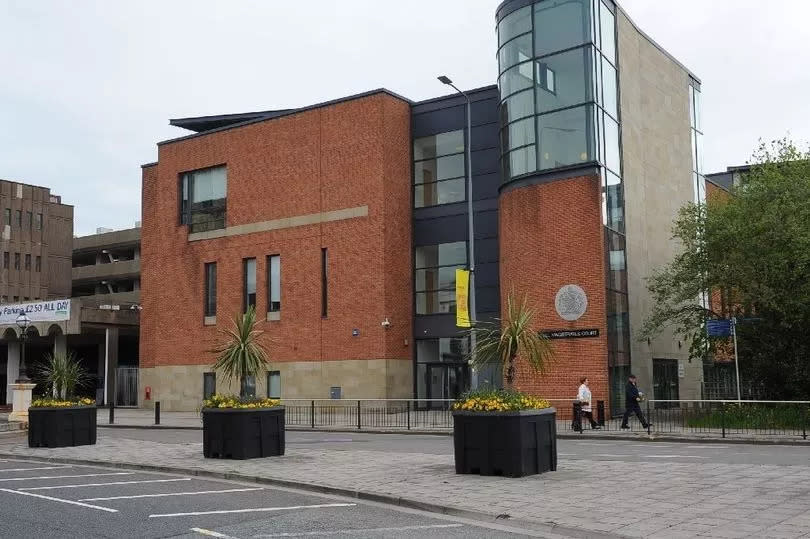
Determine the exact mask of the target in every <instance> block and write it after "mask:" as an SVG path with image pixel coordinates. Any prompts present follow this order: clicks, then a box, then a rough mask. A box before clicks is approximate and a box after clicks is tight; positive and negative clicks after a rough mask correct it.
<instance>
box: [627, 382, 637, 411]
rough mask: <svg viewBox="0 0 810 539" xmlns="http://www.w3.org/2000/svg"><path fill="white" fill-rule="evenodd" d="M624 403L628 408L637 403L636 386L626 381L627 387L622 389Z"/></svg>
mask: <svg viewBox="0 0 810 539" xmlns="http://www.w3.org/2000/svg"><path fill="white" fill-rule="evenodd" d="M624 404H625V406H627V407H628V408H629V407H630V406H633V405H636V404H638V386H637V385H635V384H631V383H630V382H627V387H626V388H625V390H624Z"/></svg>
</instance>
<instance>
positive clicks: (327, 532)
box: [253, 524, 464, 538]
mask: <svg viewBox="0 0 810 539" xmlns="http://www.w3.org/2000/svg"><path fill="white" fill-rule="evenodd" d="M463 526H464V525H463V524H433V525H425V526H401V527H399V528H359V529H348V530H325V531H320V532H298V533H271V534H267V535H254V536H253V537H257V538H258V537H312V536H321V535H351V534H361V533H368V532H398V531H410V530H435V529H445V528H461V527H463Z"/></svg>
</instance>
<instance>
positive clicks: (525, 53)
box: [498, 32, 533, 71]
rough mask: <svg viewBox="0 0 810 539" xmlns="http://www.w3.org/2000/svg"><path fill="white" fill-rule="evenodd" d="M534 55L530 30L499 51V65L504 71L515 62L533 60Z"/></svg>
mask: <svg viewBox="0 0 810 539" xmlns="http://www.w3.org/2000/svg"><path fill="white" fill-rule="evenodd" d="M532 56H533V55H532V34H531V32H529V33H528V34H523V35H522V36H520V37H517V38H515V39H513V40H512V41H510V42H509V43H507V44H506V45H504V46H503V47H502V48H501V50H500V51H498V66H499V67H500V70H501V71H503V70H504V69H506V68H508V67H511V66H513V65H515V64H519V63H521V62H525V61H526V60H531V59H532Z"/></svg>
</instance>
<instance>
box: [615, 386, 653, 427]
mask: <svg viewBox="0 0 810 539" xmlns="http://www.w3.org/2000/svg"><path fill="white" fill-rule="evenodd" d="M643 396H644V394H643V393H642V392H641V391H639V390H638V386H637V385H636V375H635V374H631V375H630V377H629V378H628V380H627V387H626V388H625V390H624V400H625V403H624V405H625V408H626V409H625V411H624V417H622V428H623V429H629V428H630V425H628V424H627V420H628V419H630V414H636V417H638V420H639V421H641V426H642V427H644V428H645V429H646V428H648V427H649V426H650V425H651V424H652V423H647V420H646V419H644V414H642V413H641V406H640V405H639V403H640V402H641V399H642V398H643Z"/></svg>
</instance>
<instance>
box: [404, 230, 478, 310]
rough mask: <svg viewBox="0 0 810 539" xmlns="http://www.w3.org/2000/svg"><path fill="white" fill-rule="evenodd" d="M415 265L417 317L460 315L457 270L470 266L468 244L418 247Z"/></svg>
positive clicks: (461, 242) (460, 242)
mask: <svg viewBox="0 0 810 539" xmlns="http://www.w3.org/2000/svg"><path fill="white" fill-rule="evenodd" d="M414 266H415V268H414V270H415V271H414V273H415V275H414V279H415V285H414V290H415V292H416V314H437V313H454V312H456V270H457V269H464V268H466V267H467V242H464V241H458V242H454V243H442V244H439V245H424V246H421V247H417V248H416V250H415V255H414Z"/></svg>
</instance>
